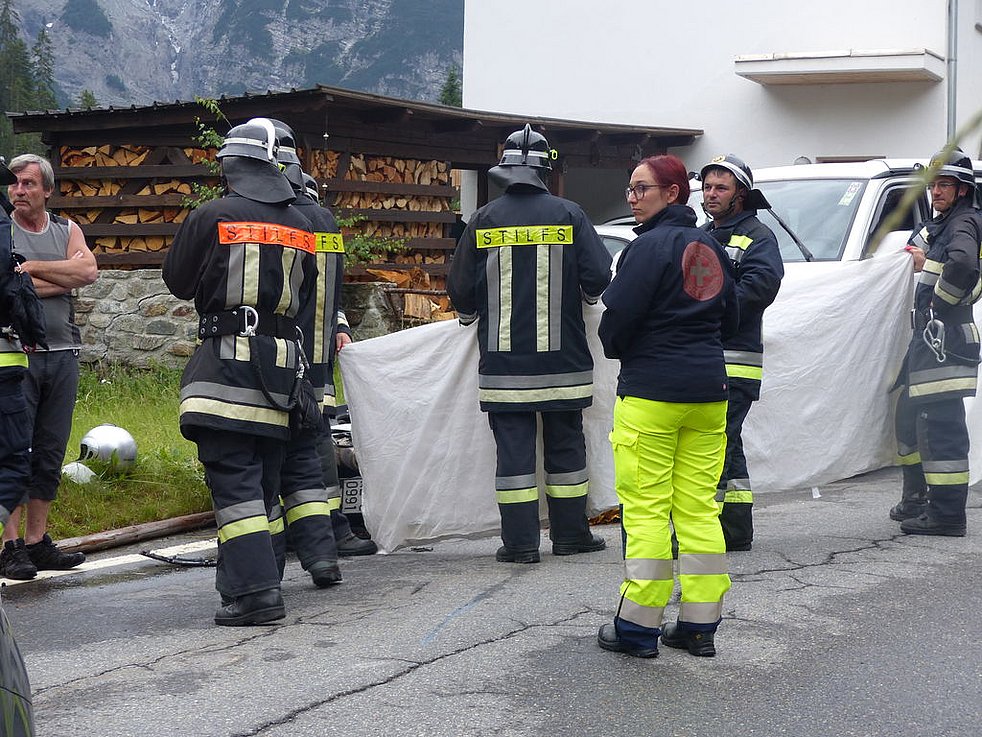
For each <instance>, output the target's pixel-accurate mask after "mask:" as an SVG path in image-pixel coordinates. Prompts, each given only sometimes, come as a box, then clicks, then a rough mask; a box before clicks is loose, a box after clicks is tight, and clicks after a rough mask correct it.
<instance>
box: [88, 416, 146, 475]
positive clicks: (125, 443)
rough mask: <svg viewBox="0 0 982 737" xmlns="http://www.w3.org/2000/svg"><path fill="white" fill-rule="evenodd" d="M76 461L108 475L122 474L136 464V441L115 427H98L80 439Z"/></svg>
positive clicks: (121, 429) (106, 425)
mask: <svg viewBox="0 0 982 737" xmlns="http://www.w3.org/2000/svg"><path fill="white" fill-rule="evenodd" d="M78 460H80V461H88V462H89V464H90V465H93V464H95V465H97V466H100V467H102V468H101V469H100V470H104V471H106V472H108V473H110V474H119V473H124V472H126V471H128V470H130V469H131V468H132V467H133V465H134V464H135V463H136V441H135V440H134V439H133V436H132V435H130V434H129V433H128V432H127V431H126V430H124V429H123V428H121V427H118V426H116V425H111V424H108V423H107V424H105V425H98V426H96V427H93V428H92V429H91V430H89V431H88V432H87V433H85V435H84V436H83V437H82V441H81V443H80V446H79V456H78Z"/></svg>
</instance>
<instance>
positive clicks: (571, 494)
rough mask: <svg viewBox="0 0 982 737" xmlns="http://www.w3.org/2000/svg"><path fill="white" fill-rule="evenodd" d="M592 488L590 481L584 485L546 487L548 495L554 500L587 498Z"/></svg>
mask: <svg viewBox="0 0 982 737" xmlns="http://www.w3.org/2000/svg"><path fill="white" fill-rule="evenodd" d="M589 487H590V482H589V481H584V482H583V483H582V484H572V485H570V486H549V485H548V484H547V485H546V494H547V495H548V496H551V497H553V498H554V499H574V498H576V497H578V496H586V494H587V490H588V489H589Z"/></svg>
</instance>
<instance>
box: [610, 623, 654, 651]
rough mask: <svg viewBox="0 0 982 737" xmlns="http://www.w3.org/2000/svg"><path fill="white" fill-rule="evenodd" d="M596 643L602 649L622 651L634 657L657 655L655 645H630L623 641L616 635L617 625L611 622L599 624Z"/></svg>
mask: <svg viewBox="0 0 982 737" xmlns="http://www.w3.org/2000/svg"><path fill="white" fill-rule="evenodd" d="M597 644H598V645H600V647H602V648H603V649H604V650H610V651H611V652H615V653H624V654H625V655H631V656H633V657H635V658H657V657H658V648H657V647H641V646H640V645H631V644H629V643H627V642H624V641H623V640H622V639H621V638H620V637H618V635H617V627H615V626H614V625H612V624H602V625H600V631H599V632H597Z"/></svg>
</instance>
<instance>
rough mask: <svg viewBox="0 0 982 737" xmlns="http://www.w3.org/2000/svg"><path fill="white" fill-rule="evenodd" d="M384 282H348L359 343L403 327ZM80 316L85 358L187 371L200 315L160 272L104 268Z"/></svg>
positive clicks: (348, 308) (84, 297)
mask: <svg viewBox="0 0 982 737" xmlns="http://www.w3.org/2000/svg"><path fill="white" fill-rule="evenodd" d="M387 288H388V285H386V284H382V283H371V284H367V283H365V284H358V283H356V284H345V285H344V287H343V289H342V307H343V309H344V310H345V314H346V316H347V318H348V321H349V322H350V323H351V326H352V332H353V334H354V338H355V340H366V339H367V338H374V337H376V336H378V335H385V334H386V333H391V332H393V331H395V330H399V329H400V327H401V320H400V315H399V314H398V312H397V310H396V309H395V307H394V306H393V304H392V301H391V300H390V298H389V296H388V291H387ZM75 318H76V321H77V322H78V325H79V328H80V330H81V333H82V351H81V359H82V361H84V362H87V363H98V362H110V363H122V364H126V365H129V366H137V367H146V366H148V365H150V364H157V365H163V366H171V367H178V368H180V367H183V366H184V364H185V363H187V359H188V357H189V356H190V355H191V354H192V353H193V352H194V345H195V339H196V337H197V331H198V316H197V314H196V313H195V311H194V305H193V304H192V303H191V302H186V301H184V300H180V299H177V298H175V297H173V296H172V295H171V294H170V292H168V291H167V287H166V286H164V282H163V280H162V279H161V276H160V270H159V269H139V270H134V271H118V270H104V271H100V272H99V278H98V279H97V280H96V282H95V283H94V284H91V285H89V286H87V287H85V288H83V289H80V290H78V293H77V294H76V298H75Z"/></svg>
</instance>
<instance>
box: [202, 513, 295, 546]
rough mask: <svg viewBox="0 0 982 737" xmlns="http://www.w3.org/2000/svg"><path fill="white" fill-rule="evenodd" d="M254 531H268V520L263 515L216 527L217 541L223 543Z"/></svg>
mask: <svg viewBox="0 0 982 737" xmlns="http://www.w3.org/2000/svg"><path fill="white" fill-rule="evenodd" d="M281 524H282V523H281ZM255 532H270V527H269V520H268V519H266V518H265V517H259V516H256V517H246V518H245V519H240V520H236V521H235V522H229V523H228V524H227V525H222V526H221V527H219V528H218V541H219V542H222V543H225V542H228V541H229V540H231V539H233V538H236V537H242V536H243V535H251V534H253V533H255Z"/></svg>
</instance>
